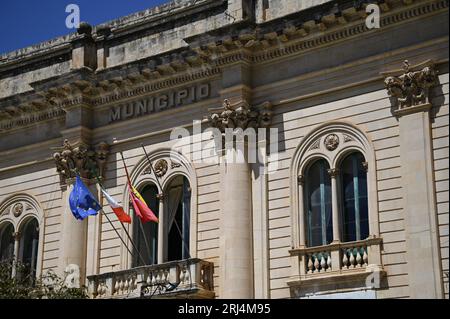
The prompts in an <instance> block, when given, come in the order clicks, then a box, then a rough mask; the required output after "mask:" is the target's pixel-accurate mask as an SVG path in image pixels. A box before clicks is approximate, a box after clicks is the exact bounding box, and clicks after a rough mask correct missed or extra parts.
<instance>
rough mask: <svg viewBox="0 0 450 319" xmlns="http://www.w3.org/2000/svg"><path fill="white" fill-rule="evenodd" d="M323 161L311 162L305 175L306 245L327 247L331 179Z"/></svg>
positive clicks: (327, 167) (329, 229)
mask: <svg viewBox="0 0 450 319" xmlns="http://www.w3.org/2000/svg"><path fill="white" fill-rule="evenodd" d="M328 169H329V165H328V163H327V161H325V160H324V159H320V160H317V161H315V162H313V163H312V164H311V165H310V166H309V167H308V168H307V169H306V174H305V181H306V183H305V213H306V223H307V245H308V246H309V247H313V246H321V245H327V244H329V243H330V242H331V241H332V240H333V223H332V212H331V179H330V176H329V174H328Z"/></svg>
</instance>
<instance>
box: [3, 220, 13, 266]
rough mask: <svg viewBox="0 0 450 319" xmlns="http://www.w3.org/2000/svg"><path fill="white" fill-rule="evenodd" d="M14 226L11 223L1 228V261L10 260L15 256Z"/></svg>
mask: <svg viewBox="0 0 450 319" xmlns="http://www.w3.org/2000/svg"><path fill="white" fill-rule="evenodd" d="M13 233H14V227H13V225H11V224H7V225H3V226H2V227H1V228H0V261H8V260H9V261H10V260H12V258H13V256H14V237H13Z"/></svg>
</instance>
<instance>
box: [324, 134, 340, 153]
mask: <svg viewBox="0 0 450 319" xmlns="http://www.w3.org/2000/svg"><path fill="white" fill-rule="evenodd" d="M323 143H324V144H325V147H326V148H327V150H329V151H334V150H335V149H337V147H338V146H339V137H338V136H337V135H336V134H329V135H327V136H326V137H325V139H324V142H323Z"/></svg>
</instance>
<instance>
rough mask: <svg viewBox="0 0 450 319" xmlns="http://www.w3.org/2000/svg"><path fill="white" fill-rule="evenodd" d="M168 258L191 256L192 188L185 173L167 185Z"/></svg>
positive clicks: (173, 259)
mask: <svg viewBox="0 0 450 319" xmlns="http://www.w3.org/2000/svg"><path fill="white" fill-rule="evenodd" d="M166 192H167V195H168V197H167V206H166V207H167V215H166V216H167V245H166V249H167V258H168V261H175V260H183V259H188V258H190V249H189V239H190V237H189V236H190V219H191V188H190V184H189V181H188V179H187V178H186V177H184V176H183V175H178V176H176V177H175V178H173V179H172V180H171V182H170V184H169V185H168V187H167V190H166Z"/></svg>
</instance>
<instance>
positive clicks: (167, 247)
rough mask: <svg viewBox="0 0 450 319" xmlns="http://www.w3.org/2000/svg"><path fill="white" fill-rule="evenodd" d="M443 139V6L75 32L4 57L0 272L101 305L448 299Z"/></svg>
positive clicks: (175, 7)
mask: <svg viewBox="0 0 450 319" xmlns="http://www.w3.org/2000/svg"><path fill="white" fill-rule="evenodd" d="M370 4H372V5H373V4H376V6H375V7H373V6H372V11H370V10H369V9H370V8H371V7H369V5H370ZM373 8H375V9H373ZM373 10H374V11H373ZM377 10H379V12H380V17H379V18H380V19H379V28H378V27H373V26H374V25H370V23H369V24H368V22H367V21H369V20H370V21H372V22H376V21H377V16H376V13H377ZM371 26H372V27H371ZM448 121H449V117H448V0H415V1H397V0H385V1H372V2H371V3H369V2H366V1H359V2H355V1H346V0H343V1H326V0H310V1H297V0H254V1H245V0H197V1H192V0H176V1H173V2H170V3H168V4H165V5H162V6H160V7H157V8H153V9H149V10H146V11H144V12H139V13H136V14H133V15H130V16H127V17H123V18H120V19H118V20H115V21H112V22H109V23H106V24H103V25H100V26H96V27H91V26H89V25H88V24H85V23H82V24H81V25H80V28H79V29H78V31H77V32H76V33H73V34H70V35H67V36H65V37H61V38H57V39H54V40H51V41H48V42H45V43H41V44H38V45H36V46H33V47H29V48H25V49H22V50H18V51H15V52H12V53H9V54H5V55H2V56H0V244H1V245H0V258H1V259H2V260H6V259H9V258H13V259H15V260H20V261H23V262H25V263H27V264H28V265H29V266H30V268H29V269H30V271H32V272H33V273H34V274H35V275H36V276H40V275H42V274H45V273H46V272H47V271H49V270H53V271H55V272H57V273H59V274H64V273H65V274H66V275H67V277H68V278H69V279H70V280H73V281H74V282H77V280H78V278H79V280H80V283H81V284H85V285H86V286H88V289H89V294H90V296H91V297H92V298H96V299H102V298H138V297H147V298H379V299H383V298H448V297H449V295H448V212H449V202H448V190H449V183H448V170H449V160H448V146H449V122H448ZM230 129H231V132H234V133H235V136H234V137H235V138H237V139H239V138H241V137H242V136H243V135H242V134H239V133H242V131H244V132H245V136H246V138H245V139H244V141H242V140H241V141H240V142H239V143H238V142H236V143H234V144H233V143H231V144H232V145H231V144H230V143H229V140H227V138H229V137H230V134H229V132H230ZM252 133H254V134H252ZM231 137H233V134H231ZM227 141H228V142H227ZM223 142H225V143H223ZM240 146H241V148H240ZM242 150H243V151H244V152H243V153H242V152H241V151H242ZM253 150H255V152H254V153H252V152H251V151H253ZM243 154H244V155H243ZM252 154H253V156H252ZM240 157H241V159H242V158H243V159H244V160H242V161H238V160H236V159H237V158H240ZM122 158H123V160H122ZM233 158H234V159H235V160H232V159H233ZM124 163H126V166H127V167H128V171H129V173H130V179H131V181H132V184H133V185H134V186H135V187H136V188H137V189H138V190H139V191H140V193H141V194H142V196H143V197H144V199H145V200H146V202H147V204H148V205H149V206H150V208H151V209H152V210H153V211H154V212H155V214H157V215H158V218H159V223H157V224H156V223H144V224H141V223H140V222H139V219H138V218H137V217H136V216H134V214H133V210H132V209H131V207H130V203H129V192H130V188H129V185H128V183H127V176H126V172H125V167H124ZM150 163H151V164H150ZM76 174H79V175H80V176H81V177H82V178H83V180H84V182H85V183H86V184H87V185H89V187H90V189H91V191H92V193H93V194H94V195H95V196H97V198H98V201H99V203H100V204H101V205H102V206H103V210H102V211H101V212H100V213H99V214H98V215H97V216H91V217H89V218H87V219H85V220H84V221H79V220H76V219H75V218H74V216H73V215H72V213H71V211H70V207H69V195H70V192H71V191H72V189H73V182H74V177H75V175H76ZM97 177H98V178H99V179H97ZM100 183H101V184H102V185H103V187H104V189H105V190H106V191H107V192H108V193H109V194H110V195H111V196H112V197H113V198H114V199H115V200H116V201H117V202H119V203H120V204H121V205H123V206H124V208H125V211H127V212H128V211H130V212H131V216H132V223H131V224H124V225H122V224H121V223H120V222H119V221H118V220H117V218H116V216H115V215H114V213H113V212H112V210H111V207H109V206H108V204H107V202H106V200H105V197H104V195H103V194H102V192H101V191H100V188H99V185H100ZM13 275H14V274H13ZM70 280H69V281H70Z"/></svg>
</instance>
